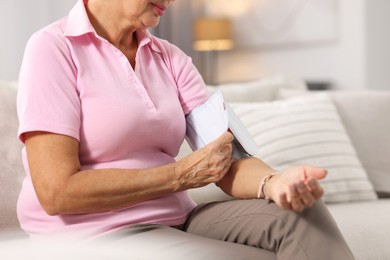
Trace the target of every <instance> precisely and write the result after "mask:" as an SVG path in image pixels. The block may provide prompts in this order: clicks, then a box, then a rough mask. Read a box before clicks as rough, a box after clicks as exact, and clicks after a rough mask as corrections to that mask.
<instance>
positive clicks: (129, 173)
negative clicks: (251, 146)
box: [18, 0, 353, 259]
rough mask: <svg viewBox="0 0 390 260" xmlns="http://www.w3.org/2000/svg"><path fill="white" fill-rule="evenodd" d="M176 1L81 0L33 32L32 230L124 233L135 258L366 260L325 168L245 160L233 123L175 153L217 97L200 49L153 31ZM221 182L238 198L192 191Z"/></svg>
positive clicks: (27, 101) (25, 123)
mask: <svg viewBox="0 0 390 260" xmlns="http://www.w3.org/2000/svg"><path fill="white" fill-rule="evenodd" d="M172 2H173V1H172V0H84V1H83V0H79V1H78V2H77V4H76V5H75V6H74V8H73V9H72V10H71V11H70V13H69V15H68V16H67V17H65V18H64V19H61V20H59V21H57V22H55V23H53V24H51V25H49V26H47V27H45V28H43V29H41V30H39V31H38V32H36V33H35V34H34V35H33V36H32V37H31V39H30V40H29V42H28V44H27V47H26V51H25V56H24V59H23V64H22V68H21V72H20V89H19V95H18V115H19V119H20V128H19V138H20V140H21V141H22V142H24V144H25V148H24V149H23V155H22V156H23V161H24V166H25V169H26V172H27V177H26V179H25V181H24V183H23V187H22V190H21V193H20V197H19V201H18V216H19V220H20V223H21V226H22V228H23V229H24V230H25V231H26V232H27V233H29V234H30V236H31V238H49V237H50V238H51V237H53V236H62V235H65V236H71V237H72V239H75V238H76V237H77V239H91V238H102V237H110V239H112V241H123V240H124V241H126V245H127V246H128V250H129V256H130V255H131V254H132V253H134V252H136V250H141V249H140V248H139V247H138V246H137V245H143V246H144V247H143V248H142V251H143V252H144V253H145V254H144V256H145V257H148V254H154V253H155V251H156V248H158V249H159V250H158V253H159V255H158V257H159V258H164V256H165V257H167V256H171V257H175V256H185V257H186V259H189V258H191V257H192V258H194V259H199V258H202V257H206V258H210V259H217V258H220V257H222V258H223V259H229V258H232V259H239V258H246V259H248V258H250V259H273V258H274V259H276V258H278V259H352V258H353V256H352V255H351V253H350V250H349V249H348V246H347V245H346V243H345V241H344V239H343V238H342V236H341V234H340V232H339V231H338V229H337V227H336V225H335V223H334V221H333V220H332V218H331V216H330V214H329V213H328V211H327V210H326V208H325V206H324V205H323V204H322V203H321V202H319V201H318V200H319V199H320V198H321V196H322V194H323V189H322V187H321V186H320V184H319V182H318V180H320V179H322V178H324V177H325V175H326V171H325V170H323V169H319V168H315V167H309V166H301V167H292V168H289V169H287V170H286V171H285V172H282V173H277V172H275V171H274V170H273V169H271V168H270V167H268V166H267V165H266V164H264V163H263V162H262V161H261V160H259V159H255V158H245V159H241V160H237V161H233V159H232V157H231V155H232V145H231V142H232V135H231V134H230V133H225V134H223V135H222V136H220V137H219V138H218V139H217V140H215V141H214V142H212V143H210V144H209V145H207V146H206V147H204V148H201V149H199V150H197V151H195V152H193V153H192V154H190V155H188V156H187V157H185V158H183V159H181V160H179V161H177V162H176V161H175V160H174V157H175V156H176V155H177V153H178V151H179V148H180V145H181V143H182V142H183V139H184V135H185V128H186V125H185V116H186V115H187V114H188V113H189V112H190V111H191V110H192V109H193V108H195V107H197V106H199V105H201V104H202V103H204V102H205V101H206V100H207V98H208V96H207V91H206V88H205V85H204V83H203V81H202V79H201V77H200V75H199V73H198V72H197V70H196V69H195V67H194V66H193V64H192V63H191V60H190V58H189V57H187V56H186V55H185V54H184V53H183V52H181V51H180V50H179V49H178V48H176V47H175V46H173V45H171V44H170V43H168V42H166V41H164V40H161V39H158V38H156V37H154V36H152V35H150V34H149V32H148V30H147V29H148V28H149V27H154V26H156V25H157V24H158V22H159V19H160V16H162V15H163V14H164V12H165V10H166V9H167V8H168V6H169V5H170V4H171V3H172ZM210 127H213V126H210ZM265 181H266V182H265ZM210 183H216V185H218V186H219V187H220V188H221V189H222V190H223V191H224V192H226V193H228V194H229V195H232V196H234V197H236V198H237V200H233V201H228V202H216V203H210V204H206V205H201V206H196V205H195V203H194V202H193V201H192V200H191V199H190V198H189V196H188V194H187V192H186V190H188V189H192V188H196V187H201V186H205V185H207V184H210ZM260 183H261V184H262V185H260ZM264 184H265V185H264ZM259 185H260V186H261V187H260V191H259ZM270 201H273V202H270ZM145 249H146V250H145ZM164 254H165V255H164ZM149 256H150V255H149ZM154 256H156V255H154Z"/></svg>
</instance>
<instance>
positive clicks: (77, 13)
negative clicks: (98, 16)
mask: <svg viewBox="0 0 390 260" xmlns="http://www.w3.org/2000/svg"><path fill="white" fill-rule="evenodd" d="M87 1H88V0H79V1H78V2H77V3H76V5H75V6H74V7H73V8H72V10H71V11H70V12H69V15H68V19H67V23H66V28H65V36H81V35H84V34H87V33H91V32H93V33H95V29H94V28H93V26H92V24H91V22H90V21H89V18H88V15H87V10H86V9H85V4H86V3H87Z"/></svg>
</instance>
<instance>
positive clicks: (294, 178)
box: [264, 166, 327, 212]
mask: <svg viewBox="0 0 390 260" xmlns="http://www.w3.org/2000/svg"><path fill="white" fill-rule="evenodd" d="M326 175H327V171H326V170H325V169H322V168H317V167H312V166H296V167H290V168H288V169H287V170H285V171H283V172H281V173H278V174H276V175H275V176H273V177H272V178H271V179H270V180H269V181H268V182H267V183H266V185H265V187H264V192H265V194H266V195H268V196H269V197H270V198H271V199H272V200H273V201H274V202H275V203H276V204H277V205H278V206H279V207H280V208H282V209H291V210H293V211H295V212H301V211H303V210H304V209H306V208H310V207H311V206H312V205H313V204H314V202H316V201H317V200H318V199H320V198H321V197H322V195H323V194H324V189H323V188H322V187H321V185H320V184H319V182H318V181H319V180H321V179H323V178H325V177H326Z"/></svg>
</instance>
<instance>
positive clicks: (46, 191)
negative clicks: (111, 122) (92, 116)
mask: <svg viewBox="0 0 390 260" xmlns="http://www.w3.org/2000/svg"><path fill="white" fill-rule="evenodd" d="M24 138H25V145H26V152H27V160H28V165H29V169H30V175H31V179H32V182H33V185H34V189H35V192H36V194H37V196H38V199H39V201H40V203H41V205H42V207H43V208H44V209H45V210H46V211H49V212H50V211H51V210H52V208H53V207H55V201H56V198H57V197H58V195H59V194H60V193H61V189H62V188H63V187H64V186H65V185H66V183H67V181H68V179H69V178H70V177H71V176H72V175H73V174H75V173H77V172H78V171H80V161H79V158H78V141H77V140H76V139H74V138H72V137H69V136H65V135H60V134H53V133H49V132H38V131H35V132H28V133H25V134H24Z"/></svg>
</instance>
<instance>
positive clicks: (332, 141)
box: [231, 95, 377, 203]
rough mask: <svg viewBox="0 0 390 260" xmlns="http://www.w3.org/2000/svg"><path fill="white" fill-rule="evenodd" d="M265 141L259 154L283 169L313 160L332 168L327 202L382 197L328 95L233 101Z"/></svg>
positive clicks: (255, 134)
mask: <svg viewBox="0 0 390 260" xmlns="http://www.w3.org/2000/svg"><path fill="white" fill-rule="evenodd" d="M231 106H232V107H233V109H234V111H235V112H236V113H237V114H238V116H239V117H240V118H241V120H242V121H243V123H244V124H245V125H246V127H247V128H248V130H249V132H250V133H251V134H252V136H253V137H254V139H255V141H256V143H257V145H258V146H259V150H260V152H259V154H258V155H256V156H257V157H259V158H261V159H262V160H263V161H265V162H266V163H268V164H269V165H270V166H271V167H273V168H274V169H277V170H282V169H285V168H286V167H288V166H291V165H301V164H310V165H315V166H319V167H323V168H326V169H327V170H328V176H327V178H326V179H324V180H322V181H321V183H322V185H323V187H324V189H325V195H324V201H325V202H327V203H335V202H349V201H364V200H375V199H377V196H376V193H375V192H374V189H373V186H372V184H371V182H370V181H369V179H368V176H367V173H366V171H365V170H364V168H363V167H362V164H361V162H360V161H359V159H358V158H357V155H356V152H355V149H354V147H353V146H352V144H351V141H350V139H349V137H348V134H347V132H346V130H345V128H344V126H343V124H342V122H341V120H340V117H339V115H338V113H337V111H336V108H335V106H334V105H333V103H332V101H331V100H330V99H329V98H328V97H327V96H325V95H315V96H309V97H298V98H292V99H288V100H277V101H273V102H257V103H232V104H231Z"/></svg>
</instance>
